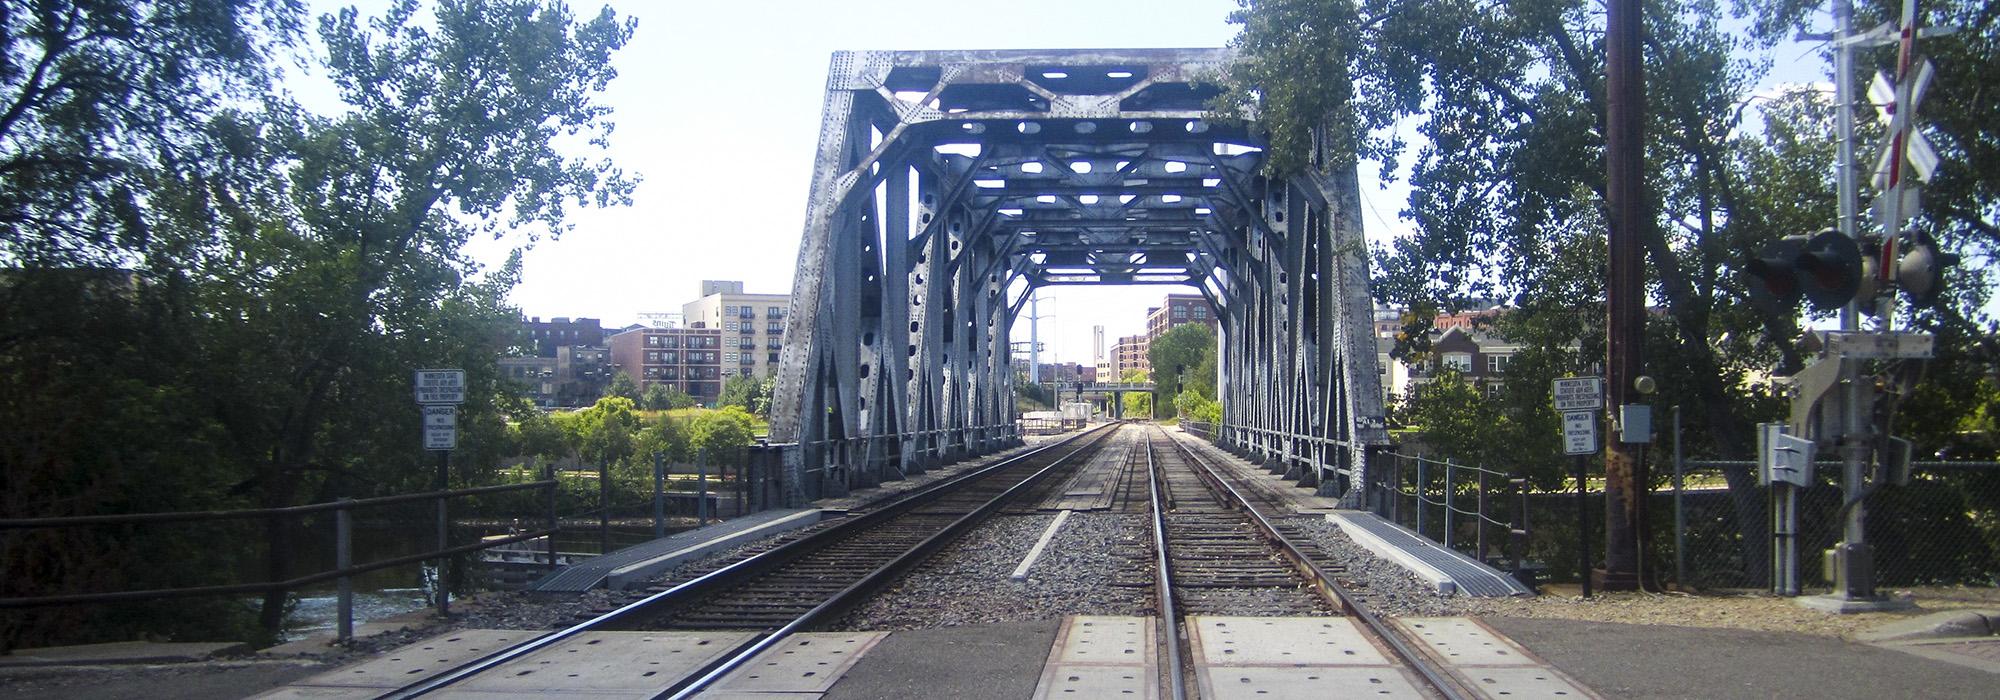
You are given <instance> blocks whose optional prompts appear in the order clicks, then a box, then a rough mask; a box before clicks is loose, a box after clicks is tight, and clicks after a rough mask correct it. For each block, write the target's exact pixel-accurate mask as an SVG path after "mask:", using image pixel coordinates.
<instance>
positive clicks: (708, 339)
mask: <svg viewBox="0 0 2000 700" xmlns="http://www.w3.org/2000/svg"><path fill="white" fill-rule="evenodd" d="M609 345H610V352H611V367H612V369H613V370H614V371H618V372H624V373H626V374H628V375H631V377H632V380H633V381H634V382H636V383H638V385H639V390H640V391H642V392H643V391H645V390H647V389H649V388H652V387H654V386H656V385H665V386H670V387H673V388H676V389H679V390H681V391H684V392H687V394H688V395H689V396H692V397H694V398H695V400H697V401H700V402H702V403H703V404H709V405H713V404H714V403H715V400H716V397H718V396H721V395H722V377H723V374H722V369H723V363H722V354H723V351H722V331H721V330H720V329H716V328H644V327H640V328H632V329H629V330H626V331H623V332H620V333H618V334H616V335H613V336H611V339H610V343H609Z"/></svg>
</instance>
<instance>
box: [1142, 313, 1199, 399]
mask: <svg viewBox="0 0 2000 700" xmlns="http://www.w3.org/2000/svg"><path fill="white" fill-rule="evenodd" d="M1146 358H1147V359H1148V360H1149V361H1151V362H1152V366H1153V369H1154V376H1156V377H1158V379H1157V380H1156V381H1155V382H1154V383H1153V386H1154V387H1155V388H1154V395H1155V396H1157V397H1158V401H1157V403H1156V406H1157V407H1158V408H1159V410H1160V411H1162V412H1164V411H1165V410H1166V409H1168V408H1175V407H1178V406H1180V402H1179V396H1180V393H1181V390H1182V386H1181V385H1182V382H1187V381H1190V380H1192V379H1194V377H1193V376H1191V375H1199V374H1200V373H1201V372H1202V369H1203V367H1204V366H1206V367H1207V369H1208V370H1209V371H1211V372H1213V371H1214V369H1215V331H1212V330H1209V328H1208V326H1207V325H1204V324H1200V323H1183V324H1181V325H1178V326H1174V327H1173V328H1170V329H1168V330H1167V332H1165V333H1162V334H1160V337H1158V338H1155V339H1153V342H1152V343H1151V344H1150V345H1149V346H1147V349H1146ZM1206 386H1207V388H1208V392H1209V393H1207V394H1205V396H1206V397H1207V398H1210V399H1213V398H1215V395H1214V391H1215V380H1214V378H1213V377H1212V376H1211V377H1209V378H1208V379H1207V384H1206ZM1154 417H1156V418H1165V417H1166V416H1164V415H1156V416H1154Z"/></svg>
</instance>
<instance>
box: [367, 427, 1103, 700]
mask: <svg viewBox="0 0 2000 700" xmlns="http://www.w3.org/2000/svg"><path fill="white" fill-rule="evenodd" d="M1102 429H1103V427H1099V428H1096V429H1093V430H1090V431H1084V432H1082V433H1079V434H1077V435H1073V436H1070V437H1068V438H1064V439H1062V440H1060V441H1057V442H1052V443H1049V444H1047V445H1042V446H1040V447H1036V448H1033V449H1030V450H1028V451H1025V452H1022V453H1020V454H1017V455H1014V456H1012V457H1008V458H1006V459H1003V460H1000V461H998V462H995V463H993V464H991V465H988V466H985V467H981V468H979V469H977V470H973V471H969V472H966V473H965V474H961V475H958V476H955V477H952V478H949V479H944V480H940V481H938V482H935V483H933V484H930V485H928V486H925V487H923V488H921V489H919V490H917V491H914V492H912V493H910V494H907V495H906V496H904V497H903V498H902V499H901V500H898V501H896V502H894V503H890V504H887V505H886V506H885V507H883V508H880V509H878V510H874V511H870V512H868V513H866V514H863V515H861V516H858V517H855V518H851V519H849V520H847V521H844V522H841V523H838V524H836V525H834V526H832V527H829V528H827V529H824V530H821V531H819V532H816V533H813V534H811V535H808V536H806V537H803V538H800V539H798V540H794V541H792V542H788V543H786V544H784V545H781V546H779V547H775V548H773V549H770V550H768V551H765V552H762V553H759V554H757V555H755V556H752V557H749V558H747V559H744V560H742V561H738V562H734V563H732V564H730V565H728V566H725V567H722V568H720V569H717V570H715V571H711V572H709V573H707V574H703V575H702V576H699V577H697V578H695V579H694V580H691V581H687V582H684V583H681V584H679V585H676V586H674V587H672V588H669V589H667V590H664V591H661V592H659V593H655V594H653V595H650V596H647V597H645V598H641V599H639V600H636V601H633V602H631V603H629V604H626V605H625V606H623V607H620V608H618V609H616V610H612V611H609V612H606V613H604V614H601V615H598V616H597V617H594V618H591V619H589V620H585V621H583V622H580V623H577V624H575V625H571V626H570V627H568V628H565V629H562V630H559V631H556V632H553V633H550V634H546V635H542V636H540V637H537V638H535V639H531V640H528V641H526V642H522V643H520V644H516V645H514V646H511V647H508V648H505V649H501V650H498V651H495V652H493V653H491V654H488V655H485V656H482V657H479V658H476V659H473V660H471V661H468V662H466V663H464V664H462V665H460V666H459V667H457V668H455V669H452V670H450V671H447V672H445V673H441V674H438V675H436V676H432V677H430V678H428V679H425V680H420V681H417V682H415V683H411V684H409V685H405V686H403V687H401V688H397V689H395V690H393V691H390V692H388V693H385V694H383V695H381V696H379V697H380V698H396V699H399V700H400V699H404V698H414V697H418V696H421V695H424V694H427V693H431V692H434V691H436V690H438V689H440V688H444V687H446V686H449V685H451V684H453V683H457V682H459V681H463V680H465V679H467V678H471V677H473V676H476V675H479V674H480V673H484V672H486V671H488V670H491V669H493V668H495V667H497V666H500V665H502V664H505V663H507V662H509V661H513V660H515V659H519V658H522V657H524V656H527V655H529V654H532V653H535V652H537V651H541V650H543V649H547V648H549V647H552V646H555V645H556V644H559V643H561V642H563V641H565V640H568V639H571V638H574V637H577V636H579V635H582V634H584V633H586V632H590V631H594V630H599V629H604V628H607V627H610V626H612V625H614V624H617V623H620V622H623V621H625V620H628V619H631V618H635V617H639V616H641V615H643V614H645V613H646V612H648V611H650V610H653V609H656V608H660V607H666V606H671V605H675V604H678V603H681V602H684V601H685V600H687V599H692V598H696V597H699V596H701V595H705V594H707V593H708V592H709V591H710V590H711V589H718V588H724V587H727V586H729V585H733V584H734V583H736V582H737V581H738V580H739V579H740V578H747V577H750V576H755V575H757V574H761V573H764V572H766V571H769V570H771V569H775V568H778V567H780V566H783V565H785V564H788V563H790V562H792V561H795V560H797V559H799V558H800V557H803V556H805V555H807V554H809V553H811V552H812V551H814V550H817V549H820V548H822V547H824V546H825V545H827V544H830V543H832V542H835V541H838V540H840V539H842V538H845V537H846V536H847V535H849V534H852V533H854V532H859V531H861V530H864V529H867V528H869V527H872V526H874V525H875V524H878V523H880V522H881V521H883V520H887V519H890V518H892V517H895V516H896V515H899V514H901V513H903V512H905V511H907V510H910V509H913V508H915V507H917V506H920V505H924V504H927V503H929V502H931V501H932V500H935V499H936V498H938V497H939V496H942V495H943V494H945V493H948V492H950V491H952V490H955V489H957V488H958V487H960V486H963V485H965V484H967V483H969V482H970V481H971V480H976V479H978V478H980V477H983V476H986V475H989V474H992V473H994V472H997V471H999V470H1002V469H1006V468H1008V467H1011V466H1013V465H1015V464H1017V463H1019V462H1021V461H1024V460H1027V459H1029V458H1032V457H1035V456H1037V455H1040V454H1042V453H1044V452H1048V451H1051V450H1055V449H1057V448H1060V447H1062V446H1064V445H1068V444H1071V443H1073V442H1076V441H1078V440H1081V439H1083V438H1085V437H1087V436H1089V435H1090V434H1091V433H1092V432H1095V431H1097V430H1102ZM1072 454H1073V453H1072Z"/></svg>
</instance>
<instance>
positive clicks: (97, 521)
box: [0, 479, 557, 530]
mask: <svg viewBox="0 0 2000 700" xmlns="http://www.w3.org/2000/svg"><path fill="white" fill-rule="evenodd" d="M556 483H557V482H556V481H555V480H553V479H548V480H543V481H528V482H522V483H519V484H501V485H498V486H476V487H472V488H464V489H449V490H444V491H424V492H421V493H406V494H400V495H395V496H379V497H376V498H359V499H354V500H348V501H328V502H325V503H312V504H307V505H299V506H284V507H279V508H243V509H237V510H190V511H177V512H172V513H128V514H125V515H65V516H56V517H48V518H5V519H0V530H27V529H41V528H54V527H78V526H84V525H137V524H140V523H172V522H191V521H209V520H245V519H251V518H268V517H271V516H278V515H305V514H308V513H322V512H326V511H330V510H341V509H343V508H356V507H367V506H382V505H391V504H396V503H408V502H411V501H435V500H437V499H439V498H457V497H460V496H478V495H481V494H488V493H503V492H507V491H526V490H529V489H539V488H550V487H554V486H555V485H556Z"/></svg>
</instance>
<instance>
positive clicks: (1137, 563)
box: [837, 513, 1152, 630]
mask: <svg viewBox="0 0 2000 700" xmlns="http://www.w3.org/2000/svg"><path fill="white" fill-rule="evenodd" d="M1054 519H1055V516H1053V515H1028V516H1004V517H1000V518H995V519H993V520H990V521H988V522H987V523H986V524H985V525H983V526H981V527H980V528H978V529H976V530H974V531H973V532H971V533H970V534H968V535H967V536H966V537H965V538H964V539H961V540H959V541H958V542H957V543H955V544H953V545H952V546H950V547H946V548H945V549H944V550H942V551H940V552H938V553H937V555H936V556H934V557H933V558H932V559H931V560H930V561H929V562H927V563H925V564H923V565H922V566H919V567H918V568H917V570H916V571H914V572H911V573H910V574H909V575H908V576H905V577H903V578H902V579H900V580H897V581H895V582H893V583H891V584H889V586H888V587H887V588H886V589H884V590H883V592H882V593H880V594H878V595H877V596H876V597H875V598H874V599H872V600H870V601H869V602H868V603H865V604H863V605H862V606H861V607H860V608H857V609H855V610H854V611H853V612H851V613H849V614H848V615H847V617H846V618H845V619H843V620H842V621H841V622H840V624H839V625H837V627H838V628H840V629H854V630H908V629H925V628H935V627H951V626H957V625H973V624H988V623H997V622H1025V621H1030V620H1046V619H1051V618H1058V617H1062V616H1064V615H1146V614H1150V613H1151V612H1152V606H1151V604H1150V602H1149V601H1150V598H1149V596H1150V594H1151V589H1150V588H1148V587H1145V586H1144V585H1140V586H1130V585H1118V584H1120V583H1132V582H1140V583H1142V584H1143V582H1146V581H1150V580H1151V579H1150V577H1151V576H1152V572H1151V570H1150V569H1149V568H1147V567H1148V564H1147V563H1146V561H1145V560H1144V559H1143V558H1140V559H1137V560H1131V559H1129V558H1128V557H1131V556H1133V555H1134V554H1143V553H1144V551H1145V547H1144V544H1143V543H1144V535H1145V532H1146V531H1145V529H1144V525H1145V520H1144V519H1143V518H1141V517H1138V516H1129V515H1115V514H1103V513H1071V514H1070V517H1069V520H1068V521H1066V522H1065V523H1064V524H1063V527H1062V529H1061V530H1060V531H1058V532H1057V533H1056V537H1055V539H1054V540H1052V541H1051V542H1050V543H1049V546H1048V547H1047V548H1046V549H1044V550H1043V552H1042V557H1041V558H1040V559H1039V560H1037V561H1036V562H1035V565H1034V567H1033V568H1031V569H1029V571H1028V580H1027V581H1025V582H1020V581H1014V580H1013V579H1010V578H1008V575H1009V574H1011V573H1013V571H1014V568H1015V567H1016V566H1019V565H1020V563H1021V559H1022V558H1023V557H1024V556H1026V554H1027V552H1028V549H1029V548H1031V547H1033V546H1034V544H1035V541H1036V540H1037V539H1039V538H1040V537H1041V535H1042V531H1043V530H1045V529H1047V528H1048V525H1049V523H1050V522H1051V521H1053V520H1054Z"/></svg>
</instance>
